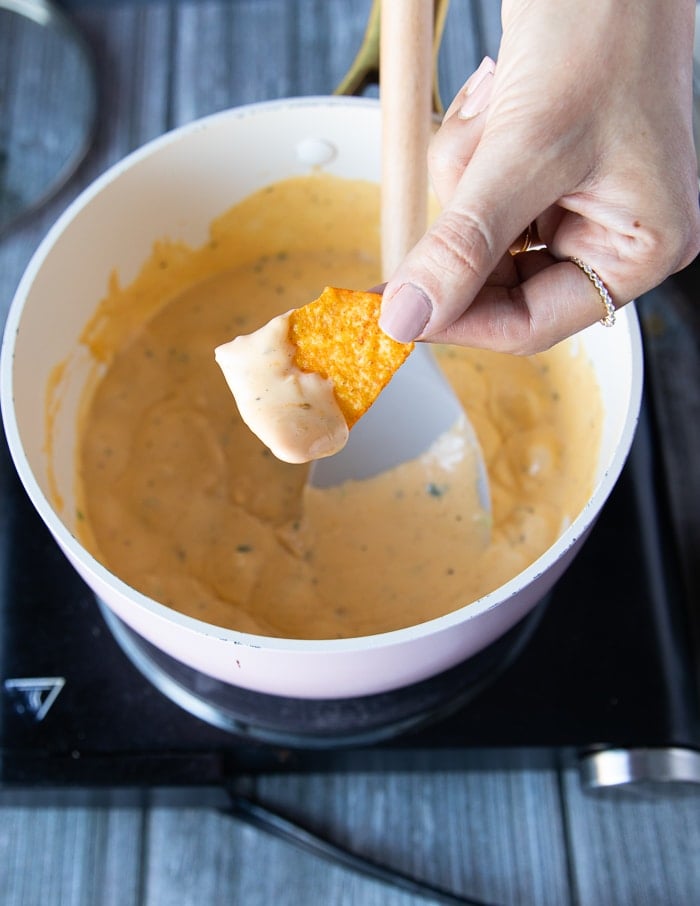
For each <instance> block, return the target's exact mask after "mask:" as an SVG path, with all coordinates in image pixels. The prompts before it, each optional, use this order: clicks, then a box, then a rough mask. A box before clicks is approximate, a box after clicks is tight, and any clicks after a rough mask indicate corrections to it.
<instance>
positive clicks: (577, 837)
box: [564, 770, 700, 906]
mask: <svg viewBox="0 0 700 906" xmlns="http://www.w3.org/2000/svg"><path fill="white" fill-rule="evenodd" d="M564 790H565V802H566V814H567V821H568V825H569V832H570V834H571V846H572V865H573V875H574V882H575V888H576V890H575V893H576V897H577V899H576V900H575V902H577V903H580V904H581V906H600V904H607V903H610V904H613V903H614V904H615V906H659V904H666V903H669V904H671V903H672V904H673V906H694V904H696V903H697V902H698V891H700V859H698V852H699V851H700V790H698V789H697V788H694V789H691V788H689V787H687V786H686V787H683V786H682V785H681V786H678V787H676V788H675V789H674V788H671V789H662V788H656V789H647V790H646V791H644V792H641V791H639V790H637V791H636V792H633V791H627V792H625V791H623V790H619V791H615V790H608V791H602V792H598V793H595V794H591V793H585V792H584V791H583V790H582V789H581V786H580V784H579V778H578V773H577V772H576V771H574V770H571V771H567V772H566V774H565V775H564Z"/></svg>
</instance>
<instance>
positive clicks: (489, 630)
mask: <svg viewBox="0 0 700 906" xmlns="http://www.w3.org/2000/svg"><path fill="white" fill-rule="evenodd" d="M380 134H381V129H380V111H379V106H378V104H377V102H376V101H368V100H358V99H346V98H342V99H341V98H304V99H296V100H282V101H275V102H270V103H264V104H258V105H253V106H249V107H242V108H238V109H234V110H229V111H226V112H224V113H220V114H216V115H214V116H211V117H207V118H206V119H203V120H200V121H197V122H195V123H192V124H190V125H188V126H185V127H183V128H181V129H177V130H175V131H174V132H171V133H169V134H167V135H165V136H162V137H161V138H159V139H157V140H155V141H153V142H151V143H150V144H148V145H146V146H145V147H144V148H142V149H140V150H138V151H136V152H135V153H134V154H132V155H130V156H129V157H127V158H126V159H125V160H123V161H121V162H120V163H119V164H117V165H116V166H114V167H113V168H112V169H110V170H109V171H108V172H107V173H105V174H104V175H103V176H102V177H101V178H100V179H98V180H97V181H96V182H95V183H94V184H93V185H91V186H90V187H89V188H88V189H87V190H86V191H85V192H83V193H82V195H81V196H80V197H79V198H78V199H77V200H76V201H75V202H74V203H73V204H72V205H71V206H70V207H69V208H68V210H67V211H66V212H65V213H64V214H63V216H62V217H61V218H60V220H59V221H58V222H57V223H56V225H55V226H54V227H53V229H52V230H51V231H50V232H49V234H48V235H47V237H46V239H45V240H44V241H43V242H42V244H41V246H40V247H39V249H38V250H37V252H36V254H35V255H34V257H33V258H32V260H31V262H30V264H29V266H28V268H27V270H26V273H25V274H24V276H23V278H22V281H21V283H20V285H19V288H18V290H17V293H16V296H15V299H14V301H13V304H12V307H11V310H10V314H9V317H8V321H7V327H6V331H5V337H4V341H3V348H2V364H1V376H2V385H1V392H2V412H3V417H4V421H5V428H6V433H7V438H8V443H9V446H10V450H11V453H12V456H13V458H14V461H15V464H16V467H17V469H18V472H19V475H20V477H21V479H22V482H23V483H24V486H25V488H26V489H27V492H28V493H29V496H30V497H31V499H32V501H33V503H34V506H35V507H36V509H37V510H38V512H39V513H40V515H41V517H42V519H43V520H44V522H45V523H46V525H47V526H48V528H49V529H50V531H51V532H52V534H53V536H54V537H55V539H56V541H57V542H58V544H59V545H60V546H61V548H62V549H63V551H64V552H65V554H66V556H67V557H68V559H69V560H70V561H71V563H72V564H73V565H74V566H75V568H76V569H77V571H78V572H79V573H80V575H81V576H82V577H83V579H84V580H85V581H86V582H87V584H88V585H89V586H90V587H91V588H92V589H93V590H94V591H95V593H96V594H97V595H98V596H99V597H100V598H101V599H102V601H104V602H105V603H106V604H107V605H108V606H109V607H110V608H111V609H112V610H113V611H114V612H115V613H116V614H117V615H118V616H119V617H120V618H121V619H122V620H123V621H124V622H125V623H127V624H128V625H129V626H130V627H132V629H134V630H135V631H136V632H137V633H139V634H140V635H141V636H143V637H144V638H146V639H147V640H148V641H150V642H151V643H152V644H154V645H156V646H157V647H158V648H160V649H162V650H163V651H165V652H166V653H167V654H169V655H171V656H172V657H174V658H177V659H178V660H180V661H181V662H183V663H185V664H187V665H189V666H190V667H193V668H195V669H196V670H199V671H202V672H204V673H206V674H209V675H211V676H214V677H216V678H217V679H219V680H222V681H224V682H228V683H232V684H234V685H238V686H242V687H244V688H247V689H252V690H257V691H260V692H267V693H273V694H279V695H287V696H295V697H302V698H342V697H347V696H359V695H368V694H372V693H378V692H384V691H387V690H390V689H395V688H398V687H402V686H406V685H409V684H412V683H415V682H418V681H420V680H423V679H425V678H427V677H430V676H433V675H435V674H436V673H439V672H441V671H443V670H446V669H448V668H449V667H452V666H454V665H455V664H457V663H459V662H460V661H462V660H464V659H466V658H468V657H469V656H471V655H473V654H475V653H476V652H478V651H480V650H481V649H483V648H484V647H485V646H487V645H488V644H489V643H491V642H492V641H494V640H495V639H496V638H498V637H499V636H500V635H502V634H503V633H505V632H506V631H507V630H508V629H509V628H511V627H512V626H513V625H514V624H515V623H516V622H518V621H519V620H520V619H521V618H522V617H523V616H524V615H525V614H526V613H527V612H528V611H529V610H531V609H532V608H533V607H534V606H535V604H536V603H537V602H538V601H539V600H540V599H541V598H542V597H543V595H544V594H545V593H546V592H547V591H548V590H549V589H550V588H551V586H552V585H553V584H554V582H555V581H556V580H557V579H558V578H559V576H560V575H561V574H562V572H563V571H564V570H565V569H566V567H567V565H568V564H569V562H570V561H571V559H572V557H573V556H574V554H575V552H576V550H577V549H578V547H579V545H580V544H581V542H582V540H583V538H584V536H585V535H586V533H587V532H588V530H589V529H590V527H591V525H592V524H593V522H594V520H595V518H596V516H597V515H598V513H599V512H600V509H601V507H602V506H603V504H604V502H605V500H606V499H607V497H608V495H609V493H610V491H611V490H612V488H613V486H614V484H615V482H616V480H617V478H618V476H619V474H620V471H621V469H622V467H623V464H624V462H625V459H626V457H627V454H628V452H629V448H630V445H631V442H632V438H633V434H634V429H635V426H636V421H637V417H638V413H639V406H640V400H641V388H642V353H641V340H640V332H639V325H638V321H637V317H636V314H635V311H634V309H633V307H632V306H631V305H630V306H626V307H625V308H624V309H622V310H621V311H620V312H619V313H618V317H617V324H616V326H615V328H614V329H612V330H611V329H606V328H604V327H602V326H600V325H596V326H594V327H591V328H589V329H588V330H586V331H584V332H583V333H582V334H581V335H580V338H581V342H582V343H583V344H584V347H585V350H586V352H587V353H588V355H589V357H590V359H591V362H592V364H593V366H594V368H595V372H596V375H597V379H598V382H599V384H600V387H601V390H602V396H603V403H604V410H605V415H604V429H603V436H602V448H601V453H600V461H599V463H598V467H597V473H596V481H595V489H594V492H593V494H592V496H591V499H590V500H589V502H588V504H587V506H586V507H585V508H584V510H583V511H582V512H581V513H580V515H579V516H578V518H577V519H575V520H574V522H573V523H572V525H571V526H570V527H569V528H568V529H566V531H565V532H564V533H563V535H562V536H561V537H560V538H559V539H558V540H557V542H556V543H555V544H554V545H552V547H551V548H550V549H549V550H548V551H547V552H546V553H545V554H543V555H542V556H541V557H540V558H539V559H538V560H537V561H536V562H535V563H533V564H532V565H531V566H530V567H529V568H528V569H526V570H525V571H524V572H522V573H520V574H519V575H518V576H517V577H515V578H514V579H512V580H511V581H510V582H507V583H506V584H505V585H503V586H502V587H500V588H498V589H497V590H496V591H494V592H492V593H491V594H489V595H486V596H485V597H484V598H482V599H480V600H478V601H476V602H474V603H472V604H469V605H467V606H465V607H462V608H461V609H459V610H456V611H454V612H453V613H450V614H448V615H446V616H443V617H440V618H438V619H434V620H431V621H429V622H427V623H423V624H421V625H419V626H415V627H411V628H407V629H400V630H397V631H395V632H387V633H382V634H379V635H374V636H369V637H363V638H356V639H347V640H340V641H338V640H333V641H297V640H286V639H272V638H266V637H262V636H252V635H248V634H244V633H240V632H234V631H230V630H227V629H219V628H215V627H212V626H210V625H207V624H205V623H202V622H200V621H198V620H196V619H192V618H191V617H187V616H183V615H182V614H180V613H177V612H175V611H173V610H171V609H170V608H168V607H166V606H164V605H162V604H159V603H158V602H157V601H154V600H152V599H150V598H148V597H146V596H145V595H143V594H140V593H139V592H137V591H135V590H134V589H133V588H131V587H129V586H128V585H126V584H125V583H124V582H122V581H121V580H120V579H119V578H118V577H117V576H115V575H113V574H112V573H111V572H110V571H109V570H107V569H106V568H105V567H104V566H102V565H101V564H100V563H99V562H98V561H97V560H95V558H94V557H92V556H91V555H90V554H89V553H88V552H87V551H86V550H85V548H84V547H83V546H82V545H81V544H80V542H79V541H77V540H76V538H75V536H74V534H73V530H74V526H73V525H72V524H71V522H70V518H71V517H70V515H63V516H59V515H58V514H57V512H56V510H55V509H54V507H53V506H52V504H51V499H52V497H51V494H50V488H49V478H48V474H47V454H46V451H45V430H46V425H45V399H46V397H45V395H46V388H47V383H48V381H49V377H50V373H51V370H52V368H54V366H55V365H56V364H57V363H59V362H62V361H63V360H65V359H66V358H68V357H69V355H71V354H75V351H76V349H77V348H78V345H79V343H78V338H79V335H80V332H81V330H82V328H83V327H84V325H85V324H86V322H87V321H88V320H89V318H90V316H91V315H92V314H93V313H94V310H95V307H96V305H97V302H98V301H99V300H100V299H101V298H102V297H103V295H104V294H105V290H106V287H107V284H108V279H109V275H110V273H111V272H112V271H113V270H114V269H115V268H116V269H117V271H118V273H119V275H120V279H121V281H122V283H123V284H127V283H128V282H130V280H132V279H133V278H134V277H135V276H136V274H137V271H138V268H139V266H140V265H141V264H142V263H143V261H144V260H145V258H146V257H147V256H148V254H149V252H150V250H151V247H152V244H153V242H154V241H155V240H157V239H160V238H163V237H164V236H167V237H169V238H172V239H178V238H181V239H183V240H184V241H185V242H187V243H189V244H191V245H195V246H196V245H200V244H201V243H203V242H204V241H205V239H206V237H207V231H208V228H209V224H210V222H211V221H212V219H213V218H214V217H215V216H217V215H218V214H220V213H222V211H223V210H225V209H226V208H228V207H230V206H231V205H232V204H234V203H235V202H237V201H238V200H240V199H242V198H244V197H245V196H247V195H249V194H250V193H251V192H252V191H254V190H256V189H258V188H260V187H262V186H264V185H266V184H268V183H270V182H273V181H275V180H279V179H283V178H286V177H289V176H293V175H297V174H303V173H305V172H308V169H309V163H314V160H313V158H314V157H316V156H318V157H319V158H323V157H328V156H329V155H330V156H332V159H331V160H330V162H328V163H325V161H324V164H325V167H326V169H327V170H328V171H329V172H332V173H336V174H338V175H341V176H344V177H349V178H362V179H370V180H374V181H377V182H378V181H379V177H380ZM331 152H332V153H331ZM90 364H91V363H90V361H89V359H88V356H87V353H86V354H85V357H84V360H81V359H80V357H79V356H77V357H76V356H75V355H74V362H73V365H72V367H71V375H70V379H69V381H68V392H67V393H66V395H65V396H64V398H63V402H62V406H61V409H60V412H59V414H58V416H57V420H56V424H55V429H56V430H55V434H54V439H53V460H54V468H55V475H56V482H57V485H58V487H59V489H60V492H61V494H62V495H63V496H64V498H65V504H66V505H65V507H64V514H72V513H73V511H74V506H72V498H73V491H72V488H73V484H74V463H75V443H76V437H77V431H76V420H77V414H78V404H79V401H80V396H81V392H82V389H83V386H84V382H85V379H86V375H87V374H88V371H89V367H90ZM67 631H69V627H67Z"/></svg>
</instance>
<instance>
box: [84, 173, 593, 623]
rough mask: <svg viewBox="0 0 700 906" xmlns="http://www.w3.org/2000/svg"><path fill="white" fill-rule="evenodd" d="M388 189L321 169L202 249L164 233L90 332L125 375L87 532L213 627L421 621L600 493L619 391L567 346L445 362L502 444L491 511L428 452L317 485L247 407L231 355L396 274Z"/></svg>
mask: <svg viewBox="0 0 700 906" xmlns="http://www.w3.org/2000/svg"><path fill="white" fill-rule="evenodd" d="M378 212H379V198H378V188H377V186H375V185H373V184H370V183H362V182H355V181H345V180H341V179H338V178H334V177H331V176H326V175H323V174H314V175H313V176H309V177H301V178H297V179H292V180H288V181H285V182H281V183H278V184H275V185H274V186H270V187H268V188H267V189H265V190H263V191H261V192H259V193H256V194H255V195H253V196H251V197H250V198H249V199H247V200H246V201H244V202H243V203H241V204H239V205H237V206H236V208H234V209H232V211H231V212H229V213H228V214H226V215H224V216H223V217H222V218H220V219H219V220H217V221H216V222H215V223H214V224H212V229H211V237H210V240H209V241H208V242H207V243H205V244H204V245H203V246H202V247H201V248H198V249H189V248H185V247H183V246H182V245H181V244H179V243H170V242H168V241H165V240H164V241H163V242H161V243H159V244H158V246H157V248H155V249H154V250H153V254H152V256H151V258H150V259H149V260H148V261H147V262H146V263H145V264H144V267H143V269H142V271H141V273H140V274H139V276H138V277H137V278H136V279H135V280H134V281H133V283H131V284H130V285H129V286H127V287H122V286H120V284H119V281H118V279H117V278H116V277H115V278H114V279H113V281H112V283H111V286H110V288H109V292H108V294H107V296H106V298H105V299H104V300H103V302H102V303H101V305H100V307H99V309H98V311H97V313H96V315H95V318H94V319H93V320H92V322H91V323H90V324H89V325H88V326H87V327H86V330H85V333H84V337H83V339H84V342H85V343H86V344H87V345H88V347H89V348H90V349H91V350H92V352H93V354H94V356H95V358H96V359H98V360H99V361H100V362H104V363H105V366H106V371H105V374H104V377H103V378H102V379H101V381H100V382H99V384H98V385H97V387H96V388H95V389H94V390H92V391H91V393H92V397H91V399H90V400H89V403H87V404H86V407H85V416H84V420H83V425H82V434H81V447H80V457H79V464H78V491H79V493H78V506H79V509H80V515H81V517H82V518H80V519H79V521H78V525H79V529H80V534H81V540H83V542H84V543H85V544H86V546H87V547H88V548H89V549H91V550H92V552H93V553H94V554H95V555H96V556H97V557H98V558H99V559H100V560H101V561H102V562H103V563H104V564H105V565H106V566H107V567H108V568H109V569H111V570H112V571H113V572H114V573H115V574H117V575H118V576H120V578H122V579H123V580H125V581H126V582H128V583H129V584H131V585H132V586H133V587H134V588H137V589H139V590H140V591H142V592H144V593H145V594H147V595H150V596H152V597H153V598H155V599H156V600H159V601H161V602H162V603H165V604H168V605H170V606H171V607H173V608H175V609H177V610H179V611H182V612H183V613H186V614H189V615H191V616H194V617H197V618H199V619H202V620H205V621H207V622H209V623H212V624H215V625H218V626H223V627H228V628H232V629H239V630H243V631H251V632H257V633H261V634H266V635H274V636H280V637H286V638H337V637H350V636H357V635H365V634H369V633H375V632H381V631H385V630H391V629H397V628H400V627H403V626H407V625H411V624H415V623H419V622H422V621H424V620H428V619H431V618H433V617H436V616H439V615H441V614H444V613H447V612H449V611H451V610H454V609H456V608H457V607H460V606H462V605H465V604H467V603H469V602H470V601H473V600H475V599H476V598H478V597H480V596H482V595H483V594H485V593H486V592H488V591H491V590H493V589H495V588H497V587H498V586H499V585H501V584H502V583H503V582H505V581H507V580H508V579H510V578H512V577H513V576H515V575H516V574H517V573H518V572H519V571H520V570H522V569H523V568H524V567H526V566H527V565H529V564H530V563H531V562H533V561H534V560H535V559H536V558H537V557H538V556H539V555H540V554H542V553H543V552H544V551H545V550H546V549H547V548H548V547H549V546H550V545H551V544H552V543H553V542H554V540H555V539H556V538H557V537H558V535H559V534H560V533H561V531H562V529H563V528H564V527H565V526H566V525H567V524H568V523H569V522H570V521H571V520H572V519H573V518H574V517H575V516H576V515H577V514H578V513H579V511H580V510H581V508H582V506H583V505H584V504H585V502H586V501H587V499H588V497H589V495H590V493H591V491H592V483H593V474H594V470H595V463H596V461H597V456H598V447H599V440H600V424H601V421H602V419H601V402H600V396H599V392H598V388H597V386H596V383H595V377H594V375H593V370H592V368H591V366H590V365H589V363H588V362H587V360H586V359H585V358H584V357H583V355H581V354H580V353H579V352H578V351H577V344H576V342H575V340H574V341H568V342H566V343H564V344H561V345H560V346H558V347H556V348H555V349H553V350H550V351H549V352H547V353H544V354H541V355H538V356H535V357H532V358H520V357H510V356H506V355H501V354H497V353H489V352H482V351H475V350H465V349H457V348H454V347H443V348H441V349H440V350H439V360H440V362H441V364H442V366H443V367H444V370H445V372H446V374H447V375H448V377H449V379H450V381H451V382H452V384H453V386H454V387H455V389H456V391H457V393H458V394H459V396H460V398H461V399H462V401H463V404H464V406H465V408H466V410H467V412H468V414H469V417H470V419H471V421H472V423H473V425H474V428H475V430H476V432H477V435H478V437H479V440H480V442H481V445H482V449H483V452H484V458H485V461H486V465H487V469H488V472H489V481H490V488H491V497H492V508H493V514H492V518H493V524H492V526H491V541H490V543H489V545H488V546H487V547H486V549H484V548H483V545H481V544H479V543H477V541H476V540H472V541H470V540H469V539H475V538H478V534H479V533H478V532H477V533H476V534H475V533H474V532H473V531H471V527H470V521H473V520H474V518H482V517H480V516H476V517H475V516H474V510H475V508H474V503H473V489H471V488H468V489H467V488H465V487H463V485H464V483H463V482H460V481H459V480H457V479H455V480H450V478H449V476H448V477H447V478H446V477H445V471H444V469H443V468H442V467H440V468H433V467H432V466H431V464H430V462H429V461H424V460H421V461H415V462H412V463H405V464H403V465H402V466H400V467H399V468H397V469H395V470H393V471H392V472H390V473H386V474H384V475H381V476H377V477H376V478H374V479H372V480H370V481H366V482H359V483H351V484H348V485H344V486H341V487H337V488H331V489H324V490H319V489H315V488H309V487H307V485H306V475H307V466H304V465H289V464H287V463H284V462H280V461H279V460H278V459H277V458H276V457H275V456H273V455H272V453H271V452H270V451H269V450H268V449H267V448H266V447H265V446H264V445H263V444H262V443H261V442H260V441H259V440H258V439H257V438H256V437H255V436H254V435H253V434H252V433H251V432H250V430H249V429H248V427H247V426H246V425H245V423H244V422H243V421H242V419H241V417H240V415H239V414H238V412H237V410H236V407H235V405H234V403H233V400H232V398H231V395H230V392H229V390H228V387H227V385H226V382H225V380H224V378H223V376H222V374H221V371H220V369H219V367H218V366H217V364H216V362H215V361H214V356H213V350H214V348H215V347H217V346H219V345H220V344H222V343H223V342H225V341H227V340H229V339H230V338H231V337H232V336H236V335H238V334H242V333H250V332H252V331H254V330H256V329H257V328H258V327H260V326H261V325H262V324H264V323H265V322H267V321H269V320H271V319H272V318H274V317H276V316H278V315H280V314H281V313H284V312H286V311H289V309H291V308H295V307H298V306H299V305H303V304H304V303H305V302H307V301H308V300H309V299H312V298H315V296H316V295H318V292H319V291H320V289H321V288H322V287H323V286H325V285H327V284H328V283H333V284H335V285H340V286H355V287H358V288H365V287H369V286H373V285H376V283H377V282H378V279H379V271H380V264H379V248H378V245H379V229H378V219H379V213H378Z"/></svg>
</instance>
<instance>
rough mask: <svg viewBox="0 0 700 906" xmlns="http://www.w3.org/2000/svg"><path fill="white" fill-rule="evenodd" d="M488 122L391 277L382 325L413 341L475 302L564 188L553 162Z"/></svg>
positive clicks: (403, 339)
mask: <svg viewBox="0 0 700 906" xmlns="http://www.w3.org/2000/svg"><path fill="white" fill-rule="evenodd" d="M504 139H505V136H504V135H503V132H502V130H498V132H495V131H491V132H490V131H489V129H488V126H487V128H486V131H485V133H484V135H483V137H482V139H481V141H480V142H479V145H478V147H477V148H476V150H475V151H474V154H473V156H472V158H471V160H470V161H469V163H468V165H467V167H466V169H465V170H464V172H463V174H462V176H461V178H460V179H459V181H458V183H457V186H456V189H455V191H454V194H453V195H452V198H451V200H450V202H449V204H448V205H447V207H445V208H444V210H443V212H442V213H441V214H440V216H439V217H438V218H437V220H436V221H435V222H434V224H433V225H432V227H431V228H430V229H429V230H428V232H427V233H426V234H425V235H424V236H423V237H422V238H421V239H420V240H419V242H418V243H417V244H416V245H415V247H414V248H413V249H412V251H411V252H409V254H408V255H407V256H406V257H405V258H404V260H403V261H402V262H401V264H400V265H399V267H398V268H397V270H396V272H395V273H394V274H393V276H392V277H391V279H390V280H389V281H388V283H387V285H386V289H385V290H384V299H383V302H382V312H381V316H380V322H379V323H380V325H381V327H382V329H383V330H384V331H385V332H386V333H387V334H389V336H391V337H393V338H394V339H396V340H399V341H401V342H409V341H411V340H415V339H420V338H423V337H428V336H430V335H431V334H433V333H437V332H438V331H442V330H444V329H445V328H446V327H448V326H449V325H450V324H452V323H453V322H454V321H455V320H457V318H459V317H460V316H461V315H462V314H463V313H464V312H465V311H466V310H467V309H468V308H469V306H470V305H471V303H472V301H473V300H474V298H475V296H476V295H477V293H478V292H479V290H480V289H481V287H482V286H483V285H484V283H485V282H486V280H487V278H488V277H489V275H490V274H491V273H492V271H494V270H495V269H496V267H497V265H498V263H499V261H500V260H501V259H502V258H503V256H504V254H505V253H506V252H507V250H508V248H509V246H510V245H511V244H512V242H513V241H514V240H515V239H516V237H517V236H518V235H519V234H520V233H521V232H522V231H523V230H524V229H525V228H526V227H527V225H528V224H529V223H530V222H531V221H533V220H534V219H535V218H536V217H537V215H538V214H540V213H541V212H542V211H544V210H545V209H546V208H548V207H549V206H550V205H551V204H553V203H554V202H555V201H556V199H557V198H558V197H559V196H560V195H561V192H560V191H559V190H558V189H557V188H556V187H554V186H551V185H549V184H548V183H549V182H550V180H551V172H552V171H551V170H549V173H548V166H549V162H547V161H545V160H541V161H535V162H534V165H533V161H532V160H528V159H526V157H525V155H520V154H516V153H515V152H514V150H513V149H514V148H518V147H519V144H518V143H515V142H513V141H512V138H511V140H510V141H506V140H504Z"/></svg>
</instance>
